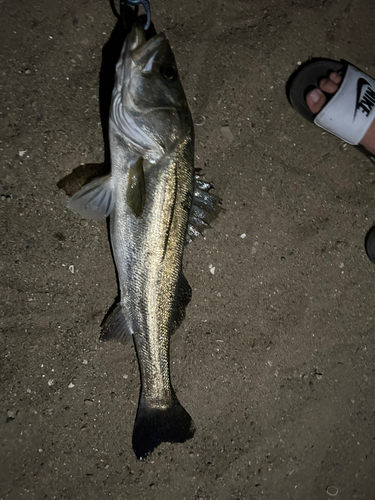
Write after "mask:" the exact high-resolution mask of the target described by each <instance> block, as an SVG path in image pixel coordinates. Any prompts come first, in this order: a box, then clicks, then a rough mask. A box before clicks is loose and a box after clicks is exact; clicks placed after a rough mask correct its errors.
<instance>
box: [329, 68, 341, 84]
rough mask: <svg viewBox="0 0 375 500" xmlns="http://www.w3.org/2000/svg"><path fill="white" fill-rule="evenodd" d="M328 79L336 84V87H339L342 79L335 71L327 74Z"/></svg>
mask: <svg viewBox="0 0 375 500" xmlns="http://www.w3.org/2000/svg"><path fill="white" fill-rule="evenodd" d="M329 79H330V80H332V81H333V82H334V83H336V85H340V83H341V80H342V77H341V76H340V75H339V74H338V73H336V72H335V71H332V73H330V74H329Z"/></svg>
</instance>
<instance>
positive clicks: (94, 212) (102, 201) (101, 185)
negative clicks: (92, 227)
mask: <svg viewBox="0 0 375 500" xmlns="http://www.w3.org/2000/svg"><path fill="white" fill-rule="evenodd" d="M114 204H115V196H114V189H113V183H112V179H111V176H110V175H106V176H104V177H99V178H97V179H94V180H93V181H92V182H89V183H88V184H86V185H85V186H83V187H82V188H81V189H80V190H79V191H77V193H75V194H74V195H73V196H72V197H71V198H70V200H69V202H68V205H67V206H68V208H70V209H71V210H73V211H74V212H77V213H78V214H80V215H82V217H86V219H94V220H99V219H104V218H105V217H108V215H109V214H110V213H111V212H112V209H113V207H114Z"/></svg>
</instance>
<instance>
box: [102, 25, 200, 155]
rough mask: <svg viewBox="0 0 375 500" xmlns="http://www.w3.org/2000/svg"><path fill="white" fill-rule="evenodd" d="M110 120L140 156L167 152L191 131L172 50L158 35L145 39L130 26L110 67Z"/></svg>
mask: <svg viewBox="0 0 375 500" xmlns="http://www.w3.org/2000/svg"><path fill="white" fill-rule="evenodd" d="M111 118H112V120H113V121H114V123H115V125H116V126H117V128H118V129H119V130H120V132H121V133H122V134H124V135H125V139H126V140H127V142H128V143H130V144H131V145H133V147H135V148H136V149H138V151H139V152H141V153H142V154H143V155H144V156H146V157H149V158H150V157H152V156H161V155H165V154H168V153H170V152H172V151H173V150H174V149H175V148H176V147H177V146H178V145H179V144H180V143H182V142H183V141H184V140H185V138H186V136H187V134H188V133H191V131H192V119H191V114H190V110H189V107H188V103H187V100H186V97H185V93H184V90H183V87H182V84H181V81H180V78H179V74H178V71H177V65H176V60H175V57H174V54H173V51H172V49H171V47H170V45H169V42H168V40H167V39H166V37H165V35H164V34H163V33H160V34H158V35H155V36H154V37H152V38H150V39H149V40H146V35H145V30H144V28H143V25H142V24H140V23H138V22H137V23H135V24H134V25H133V28H132V30H131V32H130V34H129V35H128V37H127V38H126V40H125V42H124V46H123V49H122V53H121V56H120V59H119V61H118V63H117V66H116V82H115V88H114V92H113V99H112V109H111Z"/></svg>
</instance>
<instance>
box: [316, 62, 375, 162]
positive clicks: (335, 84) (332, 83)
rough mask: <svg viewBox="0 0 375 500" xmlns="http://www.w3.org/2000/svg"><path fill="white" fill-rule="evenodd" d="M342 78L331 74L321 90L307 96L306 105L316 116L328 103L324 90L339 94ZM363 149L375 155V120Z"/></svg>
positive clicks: (364, 140)
mask: <svg viewBox="0 0 375 500" xmlns="http://www.w3.org/2000/svg"><path fill="white" fill-rule="evenodd" d="M341 80H342V78H341V76H340V75H339V74H338V73H334V72H333V73H330V75H329V77H328V78H323V79H322V80H321V81H320V83H319V87H320V89H321V90H320V89H313V90H311V91H310V92H308V94H307V95H306V104H307V105H308V107H309V108H310V111H312V112H313V113H314V114H317V113H319V111H320V110H321V109H322V108H323V106H324V105H325V103H326V100H327V99H326V96H325V95H324V94H323V92H322V90H323V91H324V92H326V93H327V94H334V93H335V92H337V90H338V88H339V87H340V83H341ZM361 144H362V146H363V147H365V148H366V149H367V150H368V151H370V153H372V154H373V155H375V120H374V121H373V122H372V124H371V125H370V128H369V129H368V131H367V132H366V134H365V136H364V138H363V139H362V141H361Z"/></svg>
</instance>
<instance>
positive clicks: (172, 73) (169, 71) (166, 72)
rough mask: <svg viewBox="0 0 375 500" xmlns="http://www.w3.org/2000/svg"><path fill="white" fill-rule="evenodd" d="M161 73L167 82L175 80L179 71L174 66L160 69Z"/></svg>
mask: <svg viewBox="0 0 375 500" xmlns="http://www.w3.org/2000/svg"><path fill="white" fill-rule="evenodd" d="M160 73H161V74H162V75H163V76H164V78H166V79H167V80H174V79H175V78H176V76H177V69H176V68H175V67H174V66H163V67H161V68H160Z"/></svg>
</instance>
